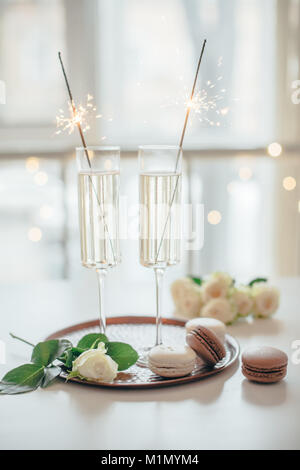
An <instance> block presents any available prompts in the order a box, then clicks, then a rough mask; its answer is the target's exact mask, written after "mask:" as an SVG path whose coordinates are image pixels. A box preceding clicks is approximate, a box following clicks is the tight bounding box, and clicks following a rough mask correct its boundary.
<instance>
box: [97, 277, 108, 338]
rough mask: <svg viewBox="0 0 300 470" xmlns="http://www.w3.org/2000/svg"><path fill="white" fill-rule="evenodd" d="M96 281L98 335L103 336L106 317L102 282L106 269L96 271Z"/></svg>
mask: <svg viewBox="0 0 300 470" xmlns="http://www.w3.org/2000/svg"><path fill="white" fill-rule="evenodd" d="M96 273H97V279H98V293H99V326H100V333H104V334H105V330H106V316H105V310H104V280H105V278H106V275H107V269H96Z"/></svg>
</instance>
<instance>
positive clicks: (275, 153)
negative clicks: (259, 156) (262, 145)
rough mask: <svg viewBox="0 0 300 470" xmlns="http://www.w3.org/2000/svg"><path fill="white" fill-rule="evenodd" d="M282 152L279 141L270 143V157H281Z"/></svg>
mask: <svg viewBox="0 0 300 470" xmlns="http://www.w3.org/2000/svg"><path fill="white" fill-rule="evenodd" d="M281 152H282V146H281V145H280V144H279V143H278V142H272V143H271V144H270V145H268V154H269V155H270V157H275V158H276V157H279V155H280V154H281Z"/></svg>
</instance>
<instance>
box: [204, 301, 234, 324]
mask: <svg viewBox="0 0 300 470" xmlns="http://www.w3.org/2000/svg"><path fill="white" fill-rule="evenodd" d="M236 314H237V310H236V307H235V305H234V304H233V303H231V302H230V301H229V300H227V299H224V298H223V297H220V298H218V299H211V300H210V301H209V302H207V304H206V305H204V307H203V308H202V310H201V317H209V318H216V319H217V320H220V321H222V322H223V323H231V322H232V321H233V320H234V318H235V316H236Z"/></svg>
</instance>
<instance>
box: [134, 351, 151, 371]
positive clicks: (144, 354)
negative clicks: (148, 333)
mask: <svg viewBox="0 0 300 470" xmlns="http://www.w3.org/2000/svg"><path fill="white" fill-rule="evenodd" d="M151 349H152V346H148V347H146V348H142V349H140V350H139V358H138V360H137V362H136V365H137V366H139V367H148V354H149V352H150V351H151Z"/></svg>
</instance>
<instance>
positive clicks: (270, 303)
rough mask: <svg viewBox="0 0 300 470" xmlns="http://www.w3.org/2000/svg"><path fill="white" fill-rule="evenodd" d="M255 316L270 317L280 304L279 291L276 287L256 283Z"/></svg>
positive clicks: (254, 288) (254, 289) (254, 291)
mask: <svg viewBox="0 0 300 470" xmlns="http://www.w3.org/2000/svg"><path fill="white" fill-rule="evenodd" d="M252 296H253V299H254V313H253V315H254V316H255V317H269V316H270V315H273V313H275V312H276V310H277V308H278V306H279V291H278V289H276V287H270V286H267V285H262V284H256V285H255V284H254V286H253V287H252Z"/></svg>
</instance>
